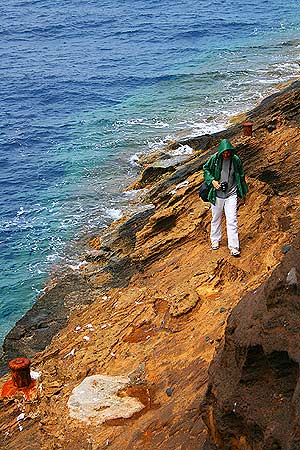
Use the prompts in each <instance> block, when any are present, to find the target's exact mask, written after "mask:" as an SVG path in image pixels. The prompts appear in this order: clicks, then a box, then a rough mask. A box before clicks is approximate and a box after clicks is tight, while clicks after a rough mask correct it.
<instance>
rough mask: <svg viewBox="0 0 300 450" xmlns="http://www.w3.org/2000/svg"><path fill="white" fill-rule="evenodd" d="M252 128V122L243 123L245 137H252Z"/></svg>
mask: <svg viewBox="0 0 300 450" xmlns="http://www.w3.org/2000/svg"><path fill="white" fill-rule="evenodd" d="M252 126H253V123H252V122H245V123H243V127H244V136H252Z"/></svg>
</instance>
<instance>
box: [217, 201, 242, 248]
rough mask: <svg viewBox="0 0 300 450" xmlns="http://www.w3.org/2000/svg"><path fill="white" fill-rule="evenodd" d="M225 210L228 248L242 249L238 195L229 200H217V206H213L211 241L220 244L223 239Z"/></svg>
mask: <svg viewBox="0 0 300 450" xmlns="http://www.w3.org/2000/svg"><path fill="white" fill-rule="evenodd" d="M223 210H224V212H225V217H226V228H227V239H228V248H229V249H230V250H231V249H232V248H238V249H239V248H240V244H239V234H238V223H237V195H236V194H235V195H231V196H230V197H228V198H219V197H217V198H216V204H215V205H211V211H212V219H211V230H210V239H211V242H220V240H221V238H222V228H221V220H222V215H223Z"/></svg>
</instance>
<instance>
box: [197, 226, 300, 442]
mask: <svg viewBox="0 0 300 450" xmlns="http://www.w3.org/2000/svg"><path fill="white" fill-rule="evenodd" d="M299 239H300V233H299V234H298V235H297V236H296V238H295V241H294V243H293V245H292V247H291V249H290V250H289V252H288V253H287V254H286V256H285V258H284V260H283V261H282V262H281V264H280V265H279V266H278V267H277V268H276V269H275V271H274V272H273V274H272V276H271V277H270V279H269V280H267V281H266V282H265V283H264V284H263V285H262V286H260V287H259V288H258V289H257V290H254V292H252V293H250V294H248V295H246V297H245V298H244V299H243V300H242V301H241V302H240V303H239V304H238V305H237V307H236V308H235V309H234V310H233V312H232V314H231V316H230V318H229V319H228V324H227V328H226V332H225V342H224V344H223V346H222V348H221V349H220V351H219V353H218V355H217V357H216V359H215V361H214V362H213V364H212V366H211V368H210V384H209V388H208V391H207V394H206V401H205V403H204V405H203V415H204V419H205V422H206V424H207V426H208V429H209V431H210V444H211V448H217V449H243V450H248V449H249V450H250V449H251V450H256V449H257V450H259V449H265V450H267V449H269V450H271V449H273V450H274V449H277V450H280V449H282V450H296V449H299V448H300V427H299V418H300V383H299V361H300V346H299V338H300V278H299V275H300V258H299V255H300V243H299Z"/></svg>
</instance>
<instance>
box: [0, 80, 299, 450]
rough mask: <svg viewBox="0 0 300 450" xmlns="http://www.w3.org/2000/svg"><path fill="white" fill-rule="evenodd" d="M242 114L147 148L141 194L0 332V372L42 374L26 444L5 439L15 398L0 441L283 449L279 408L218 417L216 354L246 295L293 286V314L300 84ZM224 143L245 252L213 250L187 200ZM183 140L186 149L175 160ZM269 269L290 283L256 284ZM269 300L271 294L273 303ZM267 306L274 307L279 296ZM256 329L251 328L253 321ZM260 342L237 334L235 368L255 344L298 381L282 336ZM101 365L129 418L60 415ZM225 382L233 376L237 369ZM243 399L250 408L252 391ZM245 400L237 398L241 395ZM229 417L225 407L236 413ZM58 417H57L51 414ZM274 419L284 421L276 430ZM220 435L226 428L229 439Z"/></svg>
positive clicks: (6, 406)
mask: <svg viewBox="0 0 300 450" xmlns="http://www.w3.org/2000/svg"><path fill="white" fill-rule="evenodd" d="M239 119H240V120H239V122H238V123H237V124H235V125H232V126H231V127H230V128H228V129H227V130H224V131H222V132H218V133H215V134H212V135H204V136H200V137H197V138H191V139H184V140H181V141H178V142H175V143H170V145H169V146H168V147H167V148H166V149H165V151H164V152H163V153H161V154H159V155H157V154H156V155H153V156H151V157H147V158H146V159H145V161H144V164H145V166H144V167H143V170H142V172H141V174H140V176H139V177H138V179H137V180H136V182H135V183H134V184H133V185H132V186H130V188H129V189H134V190H138V193H139V194H138V195H139V202H138V203H137V204H136V205H135V207H133V213H132V214H131V215H129V216H128V217H124V218H122V219H121V220H119V221H117V222H116V223H114V224H112V226H111V227H110V228H109V229H108V230H107V231H106V232H105V233H103V234H102V235H99V237H97V238H95V239H93V240H92V241H91V243H90V249H89V250H88V251H87V254H86V255H83V259H84V264H83V265H82V268H81V269H80V270H79V271H78V272H76V273H72V274H67V275H66V276H65V277H64V278H62V279H59V280H52V281H51V284H49V286H48V287H47V289H46V291H45V292H44V293H43V295H42V296H41V297H40V298H39V299H38V300H37V301H36V303H35V304H34V305H33V307H32V308H31V310H29V311H28V312H27V313H26V314H25V316H24V317H23V318H22V319H21V320H20V321H19V322H18V323H17V324H16V326H15V327H14V328H13V329H12V330H11V332H10V333H9V334H8V335H7V337H6V339H5V342H4V347H3V348H4V355H5V357H4V361H3V364H2V370H3V371H4V370H5V367H7V366H6V363H7V361H8V360H9V359H11V358H14V357H17V356H26V357H30V358H32V364H33V366H34V367H35V368H36V369H38V370H39V371H41V372H42V374H43V375H42V377H43V379H42V385H43V390H42V392H41V395H40V397H39V399H38V401H37V402H35V403H34V404H33V405H31V406H27V410H28V411H27V413H26V414H27V420H26V422H24V423H25V426H24V430H23V437H24V446H23V447H14V446H15V445H16V441H15V439H16V436H15V425H16V424H15V423H12V422H11V417H14V416H15V415H16V414H17V412H18V411H20V404H18V403H16V402H15V401H14V400H11V401H7V400H4V401H2V402H1V403H0V411H1V415H2V417H3V425H1V426H0V433H2V437H3V438H4V439H5V443H6V448H7V449H13V448H20V449H21V448H28V449H33V450H34V449H41V448H43V449H52V448H53V449H54V448H64V449H66V450H67V449H77V448H78V449H79V448H80V449H82V448H84V449H92V448H93V449H96V448H99V449H100V448H101V449H102V448H105V447H106V446H108V445H109V446H110V447H111V448H116V449H117V448H124V449H125V448H126V449H127V448H128V449H130V450H131V449H140V448H149V449H150V448H151V449H152V448H165V449H167V448H174V449H175V448H193V449H204V448H207V449H208V448H211V449H213V448H231V447H226V445H234V447H232V448H237V449H239V448H240V449H248V448H249V449H250V448H251V449H252V448H253V449H256V448H257V449H259V448H261V447H260V446H261V445H267V444H266V443H268V445H269V443H270V442H271V443H272V442H275V441H276V442H277V441H278V442H279V444H278V445H281V447H279V448H282V449H292V448H295V447H292V445H293V442H296V439H298V436H297V430H296V428H295V427H294V428H293V430H292V431H291V432H292V434H293V436H296V437H295V439H294V441H293V440H292V439H290V441H289V442H290V443H289V444H288V445H289V446H287V444H285V443H284V442H286V440H285V439H286V436H285V435H284V434H278V435H277V434H276V436H275V435H274V436H273V435H272V431H270V430H271V428H272V423H277V422H276V418H275V417H274V418H273V419H272V420H273V422H272V421H271V422H268V424H266V423H265V421H264V420H263V417H262V415H260V414H258V413H257V414H256V415H255V414H249V415H247V414H245V416H243V414H242V413H241V412H239V420H237V419H236V417H234V419H233V421H232V422H231V423H230V426H225V425H224V423H227V422H226V421H227V419H228V416H227V415H226V414H227V413H226V411H225V410H226V407H225V406H224V405H225V404H226V405H227V404H230V405H231V403H230V402H232V401H233V400H232V397H230V395H229V392H231V391H230V389H231V388H232V386H231V385H230V377H229V376H227V378H226V380H227V379H228V383H229V385H228V387H226V389H225V390H226V393H225V392H223V391H222V389H221V388H222V380H223V376H224V375H223V374H222V373H223V372H222V370H223V366H224V365H226V364H224V360H225V361H226V360H227V358H229V357H230V358H232V352H235V351H241V350H235V346H236V348H240V347H241V344H240V340H241V339H242V338H241V337H240V335H239V338H238V339H239V340H236V341H235V338H232V337H230V336H231V334H232V333H231V332H230V330H231V329H232V322H233V321H238V320H239V317H240V315H241V316H242V315H243V312H244V311H245V314H246V311H247V308H248V309H249V308H250V309H251V306H247V307H241V306H239V305H242V304H245V303H246V304H247V305H248V301H247V298H248V297H247V295H251V294H249V293H250V292H254V291H255V290H257V289H258V288H259V286H262V287H261V288H259V289H260V290H261V289H263V290H264V291H265V292H266V298H268V296H269V298H270V299H274V298H275V297H276V298H279V294H277V292H280V296H281V297H282V296H284V297H285V296H288V295H292V296H293V302H295V308H294V309H297V298H298V297H297V296H298V295H299V291H298V289H299V279H300V278H299V264H298V263H296V258H297V254H298V253H297V252H298V250H299V248H298V242H299V234H297V233H298V232H299V217H300V214H299V212H300V192H299V185H300V171H299V162H300V136H299V126H300V82H299V81H297V82H295V83H293V84H292V85H291V86H289V87H288V88H286V89H285V90H283V91H281V92H279V93H278V94H275V95H272V96H270V97H268V98H267V99H265V100H264V101H263V102H262V103H261V104H260V105H259V106H258V107H256V108H255V109H253V110H252V111H250V112H249V113H247V114H245V116H243V117H240V118H239ZM245 120H247V121H251V122H253V135H252V136H251V137H246V136H243V131H242V124H243V122H244V121H245ZM223 138H227V139H230V140H231V141H232V142H233V144H234V145H235V147H236V149H237V152H238V154H239V155H240V156H241V158H242V160H243V161H244V166H245V169H246V173H247V180H248V184H249V187H250V193H249V196H248V198H247V201H246V203H245V204H241V205H240V206H239V223H240V234H241V244H242V257H241V258H240V259H238V260H234V261H232V258H230V257H229V255H228V252H227V249H226V245H225V242H224V243H223V245H222V247H221V248H220V251H218V252H217V254H215V253H214V254H211V252H210V251H209V244H208V242H207V241H208V228H209V219H210V217H209V211H208V205H206V204H204V203H203V202H201V200H200V199H199V198H198V195H197V189H198V186H199V184H200V182H201V179H202V175H201V168H202V165H203V163H204V162H205V161H206V160H207V158H208V157H209V156H210V155H211V154H212V153H214V152H215V151H216V148H217V146H218V144H219V142H220V140H221V139H223ZM183 146H189V147H190V148H191V149H192V153H191V154H187V155H184V156H178V155H175V156H174V151H176V150H177V149H179V148H182V147H183ZM285 260H287V261H288V263H287V262H285ZM276 267H284V269H283V270H284V271H287V273H290V272H289V271H291V270H292V269H294V271H293V273H294V272H295V276H294V278H293V280H294V281H293V283H292V285H290V284H287V285H282V284H280V283H279V284H278V285H276V283H275V282H274V283H273V284H272V282H271V281H270V282H268V281H266V280H269V279H270V280H272V279H274V278H275V279H277V278H278V277H279V279H281V278H280V277H281V275H278V273H279V272H280V269H276ZM276 270H277V272H278V271H279V272H278V273H277V272H276ZM276 273H277V275H276ZM280 273H281V272H280ZM284 273H285V275H284V276H285V278H284V279H285V280H286V279H287V278H286V277H287V273H286V272H284ZM272 277H273V278H272ZM295 280H296V281H295ZM287 283H288V282H287ZM271 284H272V286H273V287H272V289H271V288H270V286H271ZM291 286H292V287H291ZM245 296H246V297H245ZM281 297H280V298H281ZM241 299H243V300H241ZM288 301H289V300H288V297H287V300H286V302H288ZM291 301H292V300H291ZM272 302H273V300H272V301H271V300H270V301H269V303H268V300H267V303H268V305H269V306H268V307H269V308H271V306H270V305H271V304H273V303H272ZM249 303H250V302H249ZM279 303H280V302H279ZM283 303H284V302H283ZM254 304H256V303H255V302H254ZM276 308H277V309H276V315H278V316H279V315H280V314H281V310H280V305H278V302H276ZM239 311H240V312H239ZM253 314H254V312H253V311H252V310H251V311H248V313H247V314H246V316H247V317H246V318H245V329H247V327H248V328H249V329H251V323H252V322H251V319H250V318H251V317H252V315H253ZM293 317H294V316H293ZM227 318H228V325H227V328H226V321H227ZM257 320H258V319H257ZM270 320H271V319H270ZM272 320H273V319H272ZM285 320H288V319H285ZM295 320H296V319H295ZM249 321H250V322H249ZM248 322H249V323H248ZM295 323H296V322H295ZM296 325H297V324H296ZM296 325H295V327H294V328H293V329H292V330H291V333H293V339H295V341H296V338H297V337H299V332H298V325H297V326H296ZM276 326H277V325H276ZM278 326H279V325H278ZM280 326H281V325H280ZM282 326H284V325H282ZM271 328H272V327H271ZM280 329H281V328H280ZM91 330H93V331H91ZM255 330H257V333H258V334H259V333H260V334H261V331H260V328H259V326H257V327H256V328H255ZM264 330H265V326H264ZM276 330H277V331H276ZM285 331H286V332H288V331H289V328H286V329H285ZM253 332H254V331H253ZM275 332H278V328H276V327H275ZM224 333H225V340H224V337H223V336H224ZM230 333H231V334H230ZM266 333H267V334H268V332H267V331H266ZM286 341H287V342H289V338H288V336H287V337H286ZM265 342H266V343H265ZM268 342H269V341H268V340H266V341H262V340H259V339H258V338H257V337H256V336H255V335H252V334H251V335H249V340H248V341H246V340H245V341H244V342H243V349H244V348H245V352H244V354H245V355H246V356H245V357H243V358H241V359H240V360H239V364H240V366H241V368H242V369H241V368H240V369H238V368H235V370H236V371H238V370H242V371H243V367H248V366H249V364H250V363H251V361H250V360H249V358H250V359H251V355H252V353H251V351H252V350H251V348H252V347H253V346H254V347H255V348H256V347H257V346H260V348H261V354H262V355H267V357H266V358H265V360H268V355H269V354H273V353H274V352H279V353H280V352H281V353H280V355H283V354H284V355H283V356H284V358H285V360H288V362H289V361H293V363H287V364H286V365H284V367H285V368H286V371H289V369H290V370H291V377H294V378H293V380H294V381H295V380H296V381H297V370H296V368H295V364H294V362H295V359H296V358H295V355H296V356H297V354H296V353H297V352H296V353H295V351H294V350H291V349H292V347H291V349H290V348H289V347H288V346H287V347H286V348H284V344H283V342H282V341H280V345H279V344H278V345H277V344H276V341H272V342H273V343H272V345H273V347H272V345H271V344H268ZM251 346H252V347H251ZM228 347H229V350H230V352H231V354H230V355H229V356H227V354H226V351H227V348H228ZM279 347H280V348H279ZM247 349H248V353H247ZM215 351H216V352H217V355H219V356H218V358H217V359H216V361H223V362H222V364H220V363H218V362H216V363H214V364H213V365H212V366H211V369H210V380H209V387H208V390H207V386H208V384H207V383H208V376H209V374H208V368H209V365H210V363H211V361H212V360H213V359H214V353H215ZM247 354H248V355H249V357H247ZM69 355H71V356H69ZM220 355H221V356H220ZM276 355H277V353H276ZM280 355H279V356H280ZM287 355H288V358H287ZM247 358H248V359H247ZM261 359H263V356H262V357H261ZM279 359H280V358H279ZM249 361H250V362H249ZM250 365H251V364H250ZM279 365H280V363H279ZM226 370H227V369H226ZM232 371H233V369H232ZM232 373H233V372H232ZM99 374H110V375H111V376H121V375H122V376H125V375H126V377H128V380H129V381H128V383H127V388H126V389H127V391H126V393H125V394H122V395H125V397H126V396H129V397H130V396H131V397H138V398H139V399H140V400H141V402H142V404H143V405H144V409H142V410H141V411H140V412H139V413H135V414H133V415H132V416H131V417H126V418H125V417H124V416H122V415H121V416H120V415H119V416H118V415H117V416H115V418H113V419H110V421H108V422H106V423H105V424H104V425H103V426H101V427H100V428H99V427H98V426H97V424H95V423H94V422H93V420H90V421H87V422H82V421H80V420H79V421H78V419H76V418H74V417H71V416H69V410H68V398H69V397H70V395H71V392H72V389H73V388H74V387H76V386H77V385H78V384H79V383H80V382H81V381H83V380H84V379H85V378H86V377H87V376H91V375H93V376H94V375H95V376H96V375H97V376H98V375H99ZM258 374H259V375H258V376H259V377H260V376H261V375H260V372H259V370H258ZM272 374H273V372H272ZM272 376H273V375H272ZM287 376H289V375H287ZM5 379H6V378H5V377H4V379H3V380H5ZM234 379H235V380H236V381H235V383H236V384H238V383H239V380H238V377H237V376H235V378H234ZM270 380H271V381H272V380H273V378H272V377H271V376H270ZM297 382H298V381H297ZM297 382H296V384H297ZM226 383H227V381H226ZM226 383H225V382H224V385H225V386H227V384H226ZM264 383H265V384H266V385H268V383H269V379H268V378H267V377H265V378H264V377H262V380H261V383H260V389H265V386H264ZM293 386H294V387H295V382H294V384H293ZM241 392H242V391H241ZM279 394H280V393H279ZM251 395H252V396H253V399H252V401H253V404H255V401H256V398H257V397H256V396H257V392H256V391H255V389H254V390H253V391H252V394H251ZM241 396H244V397H245V398H246V393H245V392H242V393H241ZM204 399H205V400H204ZM226 402H227V403H226ZM249 402H250V400H249ZM285 402H289V406H288V408H293V407H294V406H291V405H293V404H294V403H295V400H294V399H292V398H291V397H289V398H288V399H287V400H285ZM293 402H294V403H293ZM224 408H225V410H224ZM249 408H250V407H249ZM250 410H251V408H250ZM224 411H225V412H224ZM229 412H230V414H231V415H232V408H231V410H230V411H229ZM62 416H63V417H66V420H65V421H64V423H59V421H58V417H62ZM122 417H123V418H122ZM202 417H203V418H204V421H205V424H206V425H205V424H204V422H203V420H202ZM285 417H286V420H288V415H286V416H285ZM248 419H249V420H252V421H254V422H255V423H254V425H253V427H254V428H253V427H252V428H251V427H249V426H248V425H247V426H246V425H245V424H246V422H247V420H248ZM247 423H248V422H247ZM284 425H285V423H284V422H281V423H280V429H283V427H284ZM247 427H248V428H247ZM87 429H88V431H87ZM253 429H255V430H258V429H259V432H258V431H257V433H256V437H255V445H254V446H253V443H251V442H250V441H251V439H252V438H251V436H252V435H253ZM287 429H290V428H287ZM7 430H9V435H7V434H6V435H5V433H6V432H7ZM33 433H35V436H36V443H34V444H33V443H32V435H33ZM230 433H231V434H230ZM229 435H230V436H231V437H232V436H234V438H233V437H232V441H230V442H231V444H228V442H229V437H228V436H229ZM65 436H68V438H66V437H65ZM83 436H84V437H83ZM249 436H250V437H249ZM270 436H271V438H270ZM272 436H273V437H274V439H273V438H272ZM272 439H273V441H272ZM26 442H27V444H26ZM30 442H31V443H30ZM107 442H108V443H109V444H108V445H106V444H105V443H107ZM205 442H206V443H205ZM253 442H254V441H253ZM124 443H126V444H124ZM26 445H27V446H26ZM205 445H206V447H204V446H205ZM251 445H252V446H251ZM270 445H271V444H270ZM272 445H273V444H272ZM224 446H225V447H224ZM268 448H269V447H268ZM270 448H273V447H270Z"/></svg>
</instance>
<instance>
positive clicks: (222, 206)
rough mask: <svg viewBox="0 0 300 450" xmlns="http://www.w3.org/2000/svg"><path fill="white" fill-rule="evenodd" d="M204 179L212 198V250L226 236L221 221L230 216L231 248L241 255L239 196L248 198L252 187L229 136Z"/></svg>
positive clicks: (229, 243) (211, 158)
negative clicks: (248, 183)
mask: <svg viewBox="0 0 300 450" xmlns="http://www.w3.org/2000/svg"><path fill="white" fill-rule="evenodd" d="M203 172H204V179H205V181H206V183H207V184H208V186H209V187H210V189H209V193H208V201H209V202H211V204H212V206H211V210H212V220H211V231H210V240H211V248H212V250H217V249H218V248H219V246H220V241H221V237H222V229H221V220H222V215H223V211H224V212H225V217H226V228H227V239H228V248H229V250H230V254H231V255H232V256H239V255H240V243H239V235H238V221H237V199H238V197H240V198H241V199H243V200H244V199H245V196H246V194H247V192H248V186H247V184H246V181H245V173H244V168H243V163H242V161H241V159H240V158H239V156H238V155H237V154H236V152H235V149H234V147H233V145H232V144H231V143H230V142H229V140H228V139H223V140H222V141H221V143H220V145H219V148H218V152H217V153H215V154H214V155H212V156H211V157H210V158H209V160H208V161H207V162H206V163H205V164H204V166H203Z"/></svg>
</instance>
